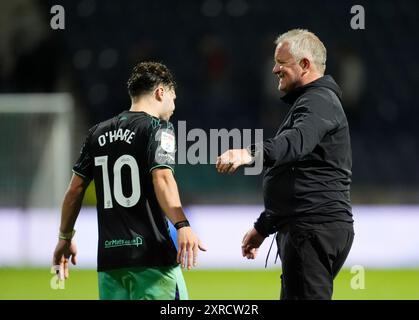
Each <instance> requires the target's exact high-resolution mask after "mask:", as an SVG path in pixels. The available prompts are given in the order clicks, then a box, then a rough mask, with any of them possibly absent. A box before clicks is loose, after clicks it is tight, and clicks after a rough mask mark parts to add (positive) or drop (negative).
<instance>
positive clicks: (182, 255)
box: [180, 245, 186, 268]
mask: <svg viewBox="0 0 419 320" xmlns="http://www.w3.org/2000/svg"><path fill="white" fill-rule="evenodd" d="M185 259H186V246H185V245H183V246H182V251H181V252H180V265H181V266H182V268H185Z"/></svg>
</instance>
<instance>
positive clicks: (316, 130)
mask: <svg viewBox="0 0 419 320" xmlns="http://www.w3.org/2000/svg"><path fill="white" fill-rule="evenodd" d="M292 119H293V124H292V126H291V127H290V128H286V129H285V130H284V131H282V132H281V133H280V134H279V135H277V136H275V137H273V138H271V139H267V140H265V141H263V156H264V165H266V166H274V165H283V164H286V163H290V162H294V161H297V160H299V159H300V158H302V157H304V156H305V155H307V154H309V153H310V152H312V151H313V149H314V148H315V147H316V145H317V144H319V143H320V141H321V140H322V139H323V137H324V136H325V135H326V134H327V133H328V132H329V131H331V130H333V129H335V128H336V127H337V126H338V121H337V117H336V114H335V112H334V111H333V104H332V103H331V102H330V101H327V100H326V99H325V98H323V97H321V96H320V95H316V94H314V93H313V94H307V95H304V96H303V97H301V98H300V99H299V101H297V104H296V106H295V109H294V111H293V113H292Z"/></svg>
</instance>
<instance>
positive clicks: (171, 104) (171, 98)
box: [163, 88, 176, 120]
mask: <svg viewBox="0 0 419 320" xmlns="http://www.w3.org/2000/svg"><path fill="white" fill-rule="evenodd" d="M175 99H176V93H175V90H174V89H167V88H166V90H165V94H164V95H163V109H164V118H165V119H164V120H169V119H170V117H171V116H172V114H173V112H174V111H175Z"/></svg>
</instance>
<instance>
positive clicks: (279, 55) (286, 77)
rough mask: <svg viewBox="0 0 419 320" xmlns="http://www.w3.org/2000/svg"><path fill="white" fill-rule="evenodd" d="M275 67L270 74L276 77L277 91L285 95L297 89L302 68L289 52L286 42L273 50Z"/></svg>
mask: <svg viewBox="0 0 419 320" xmlns="http://www.w3.org/2000/svg"><path fill="white" fill-rule="evenodd" d="M274 60H275V65H274V68H273V70H272V73H274V74H276V75H277V77H278V81H279V83H278V89H279V90H280V91H283V92H285V93H288V92H290V91H291V90H293V89H295V88H296V87H298V86H299V85H300V83H301V75H302V71H303V70H302V68H301V66H300V65H299V61H296V60H295V58H294V57H293V55H292V54H291V53H290V51H289V45H288V43H287V42H284V43H279V44H278V45H277V47H276V49H275V56H274Z"/></svg>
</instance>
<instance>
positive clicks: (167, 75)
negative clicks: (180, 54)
mask: <svg viewBox="0 0 419 320" xmlns="http://www.w3.org/2000/svg"><path fill="white" fill-rule="evenodd" d="M160 84H161V85H163V86H165V87H168V88H170V89H175V88H176V82H175V80H174V78H173V76H172V73H171V72H170V70H169V69H168V68H167V67H166V66H165V65H164V64H161V63H158V62H141V63H139V64H137V65H136V66H135V67H134V69H133V70H132V74H131V76H130V78H129V79H128V82H127V85H128V93H129V95H130V96H131V98H135V97H139V96H141V95H143V94H145V93H149V92H150V91H152V90H154V89H155V88H156V87H157V86H158V85H160Z"/></svg>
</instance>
